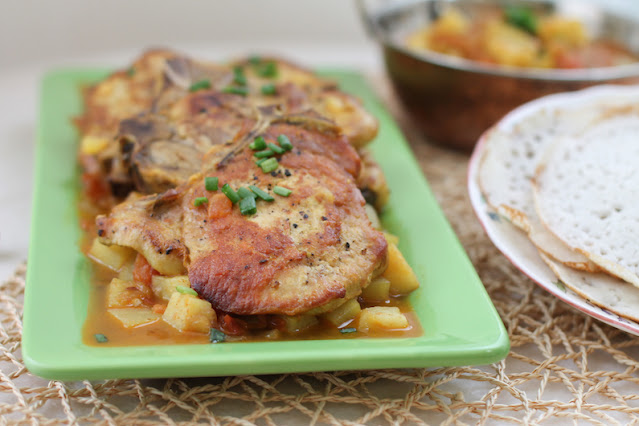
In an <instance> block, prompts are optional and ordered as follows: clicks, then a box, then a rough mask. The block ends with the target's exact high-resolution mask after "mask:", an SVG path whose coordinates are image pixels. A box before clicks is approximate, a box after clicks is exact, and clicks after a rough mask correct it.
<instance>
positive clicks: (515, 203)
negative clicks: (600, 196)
mask: <svg viewBox="0 0 639 426" xmlns="http://www.w3.org/2000/svg"><path fill="white" fill-rule="evenodd" d="M590 114H594V112H591V113H590ZM580 116H581V117H583V118H587V116H588V112H587V111H584V112H583V113H581V112H580V113H576V112H572V113H571V112H570V111H561V110H557V109H543V110H539V111H536V112H535V113H533V114H529V115H528V116H526V118H525V119H524V120H521V121H520V122H518V125H517V126H516V127H514V128H512V129H510V131H504V130H501V129H494V130H492V132H491V133H489V134H488V135H487V138H489V139H490V144H489V145H488V147H487V149H486V151H485V154H484V157H483V158H482V161H481V163H480V170H479V185H480V188H481V189H482V193H483V194H484V196H485V197H486V201H487V202H488V204H490V205H491V206H493V208H495V209H496V210H497V212H499V214H501V215H502V216H505V217H507V218H508V219H509V220H510V221H511V222H512V223H513V224H514V225H515V226H517V227H518V228H520V229H521V230H523V231H524V232H526V233H527V234H528V236H529V238H530V240H531V242H532V243H533V244H534V245H535V246H536V247H537V248H538V249H539V250H541V251H542V252H544V253H545V254H547V255H548V256H550V257H552V258H553V259H555V260H557V261H558V262H561V263H563V264H565V265H568V266H570V267H572V268H576V269H580V270H584V271H589V272H596V271H598V270H599V268H598V267H597V265H596V264H594V263H593V262H591V261H590V260H588V259H587V258H586V257H585V256H583V255H582V254H580V253H578V252H575V251H574V250H571V249H570V248H568V247H567V246H566V245H565V244H564V243H563V242H562V241H560V240H559V239H557V238H556V237H555V236H554V235H553V234H551V233H549V232H548V231H547V230H546V228H545V227H544V226H543V225H542V223H541V222H540V221H539V218H538V217H537V213H536V211H535V207H534V202H533V198H532V188H531V183H530V181H531V178H532V177H533V175H534V172H535V167H536V164H537V161H538V159H539V153H541V152H544V150H545V148H546V147H547V146H548V145H549V144H551V143H552V142H553V141H554V140H555V139H556V138H557V135H558V134H563V133H569V132H572V131H574V130H575V129H579V128H580V124H579V123H581V120H580V119H579V117H580Z"/></svg>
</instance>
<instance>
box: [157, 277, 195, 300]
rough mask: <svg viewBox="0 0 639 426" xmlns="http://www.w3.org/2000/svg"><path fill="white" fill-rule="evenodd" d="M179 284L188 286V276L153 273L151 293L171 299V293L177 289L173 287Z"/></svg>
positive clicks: (189, 284) (189, 285)
mask: <svg viewBox="0 0 639 426" xmlns="http://www.w3.org/2000/svg"><path fill="white" fill-rule="evenodd" d="M179 285H181V286H183V287H189V288H190V287H191V283H189V277H187V276H186V275H178V276H177V277H163V276H161V275H154V276H153V278H152V282H151V287H152V288H153V293H155V295H156V296H157V297H160V298H162V299H164V300H169V299H171V296H172V295H173V293H175V292H176V291H177V290H176V289H175V287H177V286H179Z"/></svg>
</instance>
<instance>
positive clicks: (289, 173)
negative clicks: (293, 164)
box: [284, 169, 291, 177]
mask: <svg viewBox="0 0 639 426" xmlns="http://www.w3.org/2000/svg"><path fill="white" fill-rule="evenodd" d="M284 175H285V176H286V177H289V176H290V175H291V172H290V171H289V170H288V169H286V170H284Z"/></svg>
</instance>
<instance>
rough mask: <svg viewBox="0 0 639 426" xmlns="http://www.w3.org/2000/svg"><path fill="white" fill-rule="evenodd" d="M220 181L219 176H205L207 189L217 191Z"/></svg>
mask: <svg viewBox="0 0 639 426" xmlns="http://www.w3.org/2000/svg"><path fill="white" fill-rule="evenodd" d="M218 182H219V179H218V178H216V177H210V176H207V177H205V178H204V188H205V189H206V190H207V191H217V185H218Z"/></svg>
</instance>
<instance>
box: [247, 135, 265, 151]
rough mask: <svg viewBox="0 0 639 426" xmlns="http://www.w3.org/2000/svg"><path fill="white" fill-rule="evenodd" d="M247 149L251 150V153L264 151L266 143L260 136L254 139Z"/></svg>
mask: <svg viewBox="0 0 639 426" xmlns="http://www.w3.org/2000/svg"><path fill="white" fill-rule="evenodd" d="M249 148H251V149H252V150H253V151H259V150H261V149H264V148H266V141H265V140H264V138H263V137H262V136H258V137H256V138H255V140H254V141H253V142H251V144H250V145H249Z"/></svg>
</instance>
